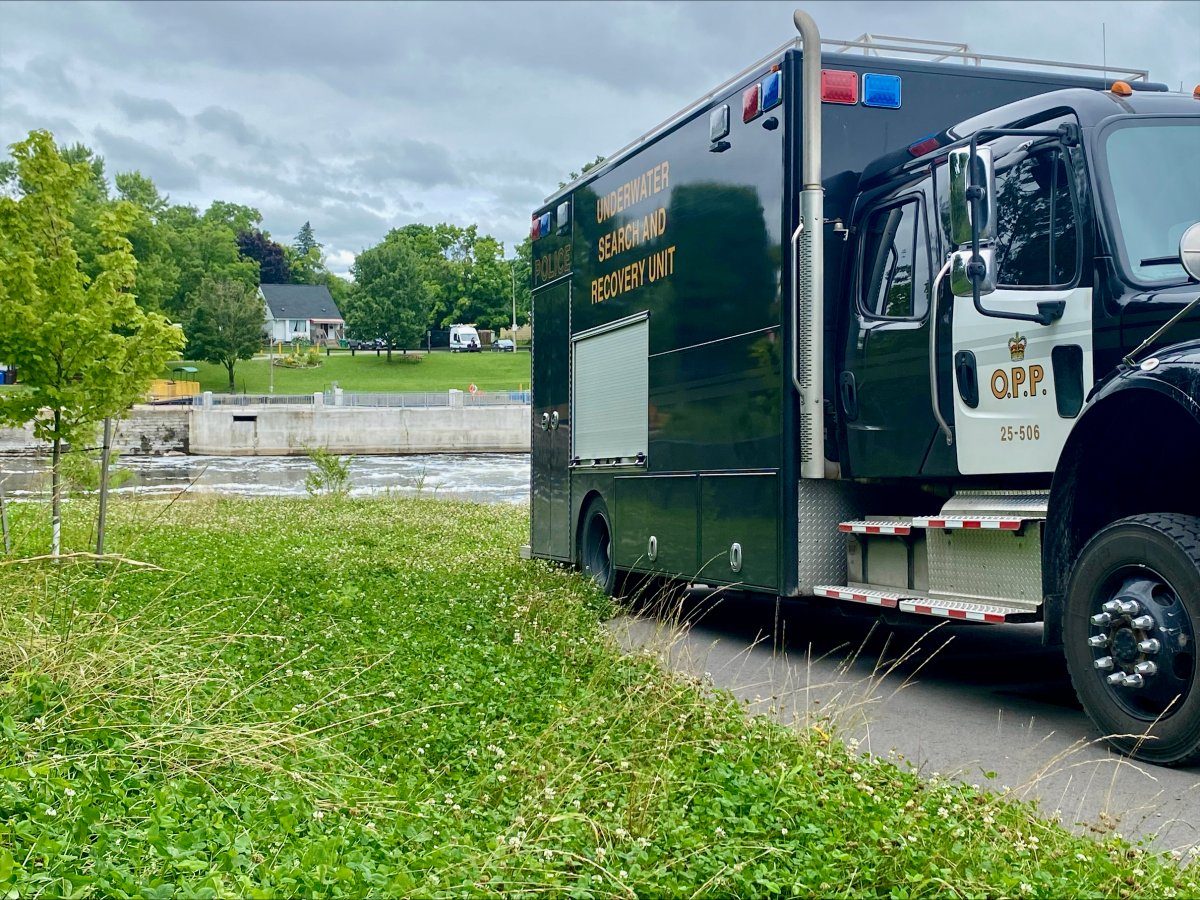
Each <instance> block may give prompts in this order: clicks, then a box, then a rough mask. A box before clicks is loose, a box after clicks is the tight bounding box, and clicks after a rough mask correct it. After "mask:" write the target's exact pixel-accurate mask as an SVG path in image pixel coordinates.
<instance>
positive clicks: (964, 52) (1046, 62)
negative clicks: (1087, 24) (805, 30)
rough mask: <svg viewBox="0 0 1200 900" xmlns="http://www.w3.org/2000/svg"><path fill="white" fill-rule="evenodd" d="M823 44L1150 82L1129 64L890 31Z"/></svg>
mask: <svg viewBox="0 0 1200 900" xmlns="http://www.w3.org/2000/svg"><path fill="white" fill-rule="evenodd" d="M821 46H822V47H834V48H836V52H838V53H853V52H855V51H862V54H863V56H896V55H898V54H903V56H902V57H901V58H903V59H911V58H916V59H918V60H921V61H924V62H954V61H956V60H957V61H961V62H962V63H963V65H968V66H971V65H973V66H982V65H983V64H984V63H985V62H989V63H992V62H998V63H1018V64H1020V65H1023V66H1039V67H1041V68H1045V69H1057V70H1066V71H1074V72H1099V73H1101V74H1102V75H1103V76H1104V77H1105V78H1107V77H1108V75H1109V74H1110V73H1111V74H1112V76H1113V78H1114V79H1118V80H1121V81H1149V80H1150V72H1149V70H1147V69H1134V68H1130V67H1128V66H1109V65H1102V66H1097V65H1093V64H1090V63H1066V62H1058V61H1057V60H1050V59H1029V58H1026V57H1021V56H996V55H995V54H991V53H976V52H974V51H973V50H972V49H971V48H970V46H968V45H967V44H960V43H957V42H955V41H932V40H926V39H925V38H909V37H897V36H896V35H891V34H871V33H869V32H868V33H866V34H860V35H859V36H858V37H856V38H855V39H854V40H852V41H839V40H824V41H821Z"/></svg>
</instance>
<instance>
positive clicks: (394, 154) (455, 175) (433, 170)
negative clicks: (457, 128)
mask: <svg viewBox="0 0 1200 900" xmlns="http://www.w3.org/2000/svg"><path fill="white" fill-rule="evenodd" d="M351 169H352V171H353V173H354V174H355V175H356V176H357V177H359V178H362V179H364V180H365V181H366V182H367V183H368V184H386V183H390V182H407V183H409V184H415V185H420V186H422V187H436V186H437V185H450V186H454V185H461V184H462V183H463V176H462V175H461V174H460V173H459V172H457V171H456V170H455V168H454V166H453V165H451V162H450V155H449V153H448V151H447V150H446V148H445V147H443V146H441V145H440V144H434V143H430V142H428V141H413V140H402V141H397V142H395V143H394V144H389V145H386V146H382V147H379V148H378V149H377V150H376V151H375V152H374V153H372V154H371V155H370V156H367V157H365V158H363V159H359V160H358V161H356V162H355V163H354V164H353V166H352V167H351Z"/></svg>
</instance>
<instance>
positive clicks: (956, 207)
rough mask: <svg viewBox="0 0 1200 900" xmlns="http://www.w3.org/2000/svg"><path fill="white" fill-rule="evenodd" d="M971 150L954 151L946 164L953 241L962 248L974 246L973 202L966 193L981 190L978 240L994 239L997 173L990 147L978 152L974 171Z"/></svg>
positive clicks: (976, 151)
mask: <svg viewBox="0 0 1200 900" xmlns="http://www.w3.org/2000/svg"><path fill="white" fill-rule="evenodd" d="M970 159H971V150H970V148H969V147H960V148H959V149H958V150H951V151H950V156H949V159H948V161H947V165H948V166H949V171H950V240H952V241H953V242H954V243H955V244H958V245H959V246H961V245H963V244H969V243H971V205H972V204H971V198H970V195H969V194H968V191H967V189H968V188H970V187H976V188H979V189H980V190H981V192H982V193H981V195H980V198H979V206H978V209H979V240H981V241H990V240H992V238H993V237H994V236H995V226H994V220H995V212H996V170H995V167H994V166H993V165H992V150H991V148H990V147H976V148H975V167H974V171H973V172H968V171H967V170H968V169H969V168H971V166H970Z"/></svg>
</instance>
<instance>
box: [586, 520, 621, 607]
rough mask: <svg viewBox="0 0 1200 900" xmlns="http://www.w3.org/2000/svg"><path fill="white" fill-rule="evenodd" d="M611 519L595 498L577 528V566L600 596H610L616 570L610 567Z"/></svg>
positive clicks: (611, 559)
mask: <svg viewBox="0 0 1200 900" xmlns="http://www.w3.org/2000/svg"><path fill="white" fill-rule="evenodd" d="M612 544H613V540H612V520H611V519H609V517H608V507H607V506H606V505H605V503H604V501H603V500H602V499H601V498H599V497H596V498H595V499H594V500H592V502H591V503H589V504H588V507H587V510H586V511H585V512H584V514H583V520H582V523H581V525H580V528H579V565H580V566H581V567H582V569H583V571H584V574H586V575H588V576H589V577H590V578H591V579H592V580H593V581H594V582H596V584H597V585H599V586H600V589H601V590H602V591H604V593H606V594H608V595H609V596H610V597H611V596H613V593H614V591H615V590H616V586H617V569H616V566H614V565H613V555H612Z"/></svg>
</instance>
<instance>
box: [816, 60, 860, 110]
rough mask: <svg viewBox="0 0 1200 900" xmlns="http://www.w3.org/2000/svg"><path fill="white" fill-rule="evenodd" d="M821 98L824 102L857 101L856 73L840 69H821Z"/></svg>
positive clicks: (848, 103) (851, 102) (851, 104)
mask: <svg viewBox="0 0 1200 900" xmlns="http://www.w3.org/2000/svg"><path fill="white" fill-rule="evenodd" d="M821 100H822V102H824V103H845V104H847V105H848V106H853V105H854V104H855V103H858V73H857V72H846V71H843V70H841V69H822V70H821Z"/></svg>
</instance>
